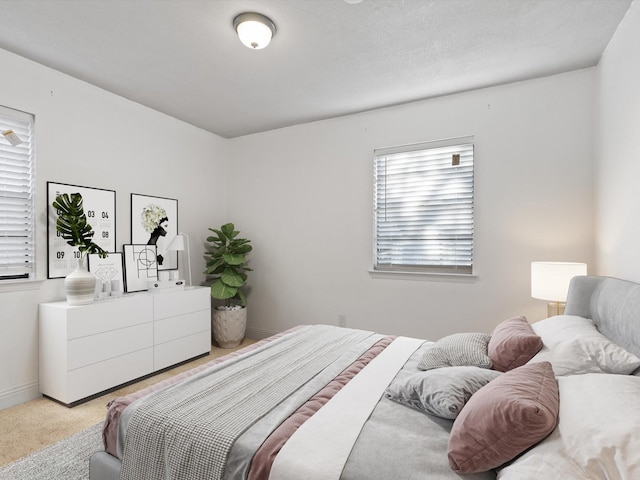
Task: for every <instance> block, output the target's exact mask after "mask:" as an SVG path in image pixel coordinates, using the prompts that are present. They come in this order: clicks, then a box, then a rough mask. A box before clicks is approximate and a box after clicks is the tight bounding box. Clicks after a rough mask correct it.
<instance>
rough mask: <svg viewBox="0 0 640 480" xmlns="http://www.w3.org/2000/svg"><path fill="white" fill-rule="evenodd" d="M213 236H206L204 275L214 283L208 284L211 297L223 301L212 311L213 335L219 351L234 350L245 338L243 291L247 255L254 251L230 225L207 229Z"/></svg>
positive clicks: (246, 270) (245, 320)
mask: <svg viewBox="0 0 640 480" xmlns="http://www.w3.org/2000/svg"><path fill="white" fill-rule="evenodd" d="M209 230H210V231H212V232H213V233H214V235H211V236H209V237H207V242H209V245H208V246H207V251H206V252H205V255H206V256H207V257H208V258H207V269H206V270H205V273H206V274H207V275H210V276H212V277H213V278H214V279H215V280H214V282H213V283H212V284H211V296H212V297H213V298H215V299H218V300H224V304H223V305H219V306H217V307H215V308H214V309H213V313H212V317H211V328H212V330H213V336H214V339H215V340H216V342H217V343H218V345H220V347H222V348H234V347H237V346H238V345H239V344H240V342H241V341H242V339H243V338H244V332H245V329H246V326H247V307H246V304H247V299H246V297H245V295H244V292H243V291H242V288H243V287H244V286H245V285H246V283H247V273H246V272H248V271H251V269H250V268H249V267H248V266H247V255H248V254H249V252H251V250H252V249H253V248H252V247H251V241H250V240H247V239H246V238H238V235H239V234H240V232H239V231H237V230H236V229H235V226H234V225H233V223H226V224H225V225H222V227H220V229H216V228H209Z"/></svg>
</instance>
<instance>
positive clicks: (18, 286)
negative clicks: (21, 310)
mask: <svg viewBox="0 0 640 480" xmlns="http://www.w3.org/2000/svg"><path fill="white" fill-rule="evenodd" d="M43 283H44V280H3V281H1V282H0V293H7V292H24V291H27V290H39V289H40V287H41V286H42V284H43Z"/></svg>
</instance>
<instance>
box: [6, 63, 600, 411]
mask: <svg viewBox="0 0 640 480" xmlns="http://www.w3.org/2000/svg"><path fill="white" fill-rule="evenodd" d="M0 66H1V67H2V71H3V82H2V87H1V88H0V105H6V106H9V107H13V108H17V109H21V110H25V111H28V112H32V113H34V114H35V115H36V124H37V127H36V128H37V165H38V171H37V227H38V233H37V242H38V267H39V274H40V276H41V277H42V276H46V236H45V234H46V205H45V204H44V202H45V193H46V182H47V181H48V180H50V181H56V182H63V183H71V184H79V185H85V186H90V187H98V188H106V189H112V190H116V191H117V214H118V219H117V245H121V244H123V243H127V242H129V240H130V193H142V194H147V195H157V196H164V197H170V198H177V199H179V202H180V204H179V228H180V230H183V231H185V232H187V233H189V234H190V235H191V240H192V241H191V247H192V268H193V273H194V283H199V282H200V281H201V280H203V276H202V275H201V272H202V270H203V269H204V260H203V259H202V253H203V242H204V239H205V238H206V236H207V233H208V231H207V227H209V226H218V225H220V224H222V223H224V222H225V221H227V220H228V219H229V220H231V221H234V222H235V223H236V226H237V227H238V228H239V229H240V230H241V232H242V234H243V235H244V236H247V237H248V238H250V239H251V240H252V241H253V245H254V252H253V254H252V256H251V265H252V267H253V268H254V269H255V271H254V272H252V273H251V275H250V286H251V289H252V291H251V292H250V293H249V308H250V310H249V331H248V332H249V335H250V336H253V337H258V336H265V335H268V334H270V333H273V332H276V331H280V330H282V329H284V328H287V327H290V326H293V325H297V324H303V323H336V322H337V319H338V315H339V314H344V315H346V318H347V322H348V324H349V325H350V326H353V327H357V328H366V329H371V330H375V331H379V332H386V333H392V334H404V335H414V336H420V337H426V338H439V337H441V336H443V335H446V334H448V333H452V332H454V331H463V330H467V331H489V330H490V329H491V328H492V327H493V326H494V325H495V324H496V323H497V322H499V321H500V320H502V319H504V318H506V317H508V316H511V315H515V314H520V313H524V314H526V315H528V316H529V317H530V318H531V319H537V318H541V317H543V316H545V312H546V306H545V303H544V302H542V301H538V300H533V299H531V298H530V295H529V263H530V262H531V261H533V260H567V261H586V262H589V263H590V262H591V259H592V253H593V245H592V231H593V224H592V214H591V212H592V209H593V204H592V198H593V194H592V188H591V187H592V182H593V175H592V165H591V152H592V146H591V143H590V142H591V138H592V136H593V128H592V127H593V119H594V118H593V97H594V88H595V86H594V84H595V82H594V75H595V70H594V69H587V70H582V71H578V72H573V73H569V74H565V75H559V76H554V77H548V78H544V79H540V80H534V81H529V82H523V83H518V84H511V85H505V86H500V87H495V88H490V89H483V90H479V91H474V92H467V93H463V94H459V95H453V96H449V97H442V98H436V99H432V100H426V101H422V102H415V103H412V104H407V105H402V106H398V107H393V108H388V109H382V110H377V111H372V112H368V113H363V114H359V115H353V116H348V117H342V118H337V119H332V120H326V121H321V122H316V123H310V124H306V125H301V126H297V127H290V128H286V129H281V130H276V131H272V132H267V133H264V134H258V135H252V136H248V137H242V138H238V139H235V140H231V141H229V140H224V139H221V138H219V137H217V136H215V135H212V134H209V133H207V132H204V131H202V130H199V129H197V128H195V127H192V126H189V125H186V124H184V123H182V122H180V121H178V120H175V119H172V118H170V117H167V116H165V115H162V114H160V113H157V112H155V111H152V110H149V109H147V108H144V107H142V106H140V105H138V104H135V103H133V102H130V101H128V100H126V99H123V98H120V97H117V96H115V95H112V94H109V93H107V92H105V91H103V90H100V89H98V88H96V87H93V86H90V85H88V84H86V83H83V82H81V81H78V80H75V79H73V78H70V77H68V76H65V75H63V74H60V73H58V72H55V71H53V70H51V69H48V68H45V67H43V66H40V65H38V64H35V63H33V62H30V61H27V60H25V59H23V58H20V57H17V56H15V55H12V54H10V53H8V52H4V51H2V50H0ZM470 134H471V135H475V137H476V170H475V175H476V176H475V179H476V204H475V207H476V233H475V234H476V249H475V264H476V271H477V275H478V276H477V277H476V278H475V279H473V280H463V279H453V278H434V277H424V278H416V277H408V278H397V277H394V278H390V277H386V276H376V277H372V276H371V275H370V274H369V273H368V270H369V268H370V267H371V252H372V248H373V247H372V212H371V203H372V172H371V169H372V152H373V149H374V148H377V147H385V146H391V145H398V144H407V143H414V142H421V141H427V140H433V139H440V138H448V137H454V136H460V135H470ZM229 160H230V161H229ZM9 290H10V289H9ZM63 297H64V293H63V289H62V280H61V279H60V280H47V281H45V282H43V283H42V284H41V285H38V286H36V289H35V290H26V291H25V290H17V291H7V288H6V287H0V362H1V363H2V365H4V366H5V367H4V368H3V369H2V371H1V373H0V408H3V407H5V406H8V405H11V404H14V403H18V402H19V401H22V400H27V399H29V398H33V397H35V396H37V380H38V365H37V364H38V342H37V305H38V303H40V302H44V301H52V300H59V299H62V298H63Z"/></svg>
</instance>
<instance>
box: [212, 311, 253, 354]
mask: <svg viewBox="0 0 640 480" xmlns="http://www.w3.org/2000/svg"><path fill="white" fill-rule="evenodd" d="M246 327H247V308H246V307H242V308H241V309H239V310H217V309H214V310H213V312H212V313H211V329H212V330H213V338H214V340H215V341H216V342H217V343H218V345H219V346H220V348H235V347H237V346H238V345H240V342H242V339H243V338H244V332H245V329H246Z"/></svg>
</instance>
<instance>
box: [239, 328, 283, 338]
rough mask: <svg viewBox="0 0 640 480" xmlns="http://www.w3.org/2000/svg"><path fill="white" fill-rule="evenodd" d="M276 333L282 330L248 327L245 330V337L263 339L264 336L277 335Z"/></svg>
mask: <svg viewBox="0 0 640 480" xmlns="http://www.w3.org/2000/svg"><path fill="white" fill-rule="evenodd" d="M276 333H280V332H275V331H272V330H264V329H262V328H250V327H247V330H246V332H245V337H247V338H251V339H252V340H262V339H263V338H267V337H270V336H271V335H275V334H276Z"/></svg>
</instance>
